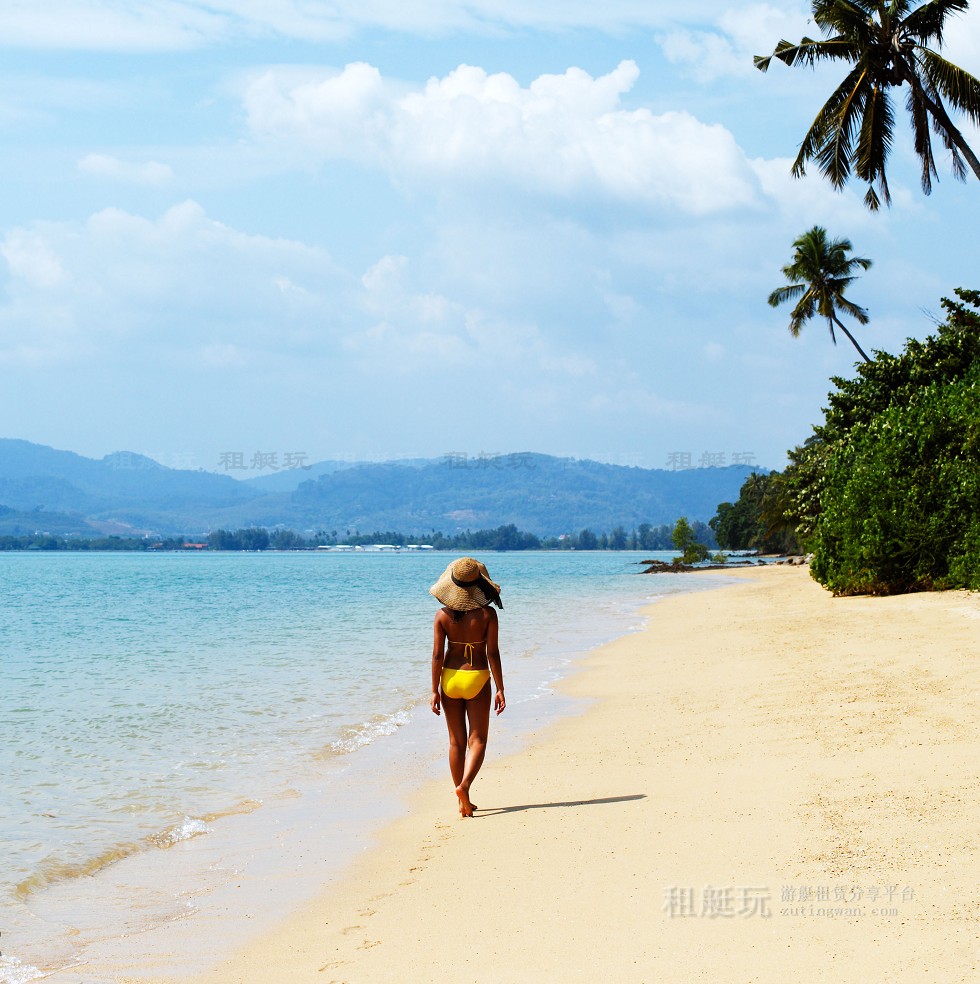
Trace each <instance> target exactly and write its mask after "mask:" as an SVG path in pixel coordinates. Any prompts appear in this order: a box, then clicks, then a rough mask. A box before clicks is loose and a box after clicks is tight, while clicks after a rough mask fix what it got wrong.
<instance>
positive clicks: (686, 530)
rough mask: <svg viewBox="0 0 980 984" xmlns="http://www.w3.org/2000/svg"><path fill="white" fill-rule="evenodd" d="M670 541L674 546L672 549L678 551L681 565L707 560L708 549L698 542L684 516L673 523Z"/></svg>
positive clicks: (695, 534)
mask: <svg viewBox="0 0 980 984" xmlns="http://www.w3.org/2000/svg"><path fill="white" fill-rule="evenodd" d="M670 539H671V541H672V542H673V544H674V549H675V550H680V552H681V557H680V559H681V562H682V563H684V564H700V563H701V562H702V561H704V560H707V559H708V553H709V550H708V548H707V547H706V546H705V545H704V544H703V543H701V542H700V541H699V540H698V535H697V533H696V532H695V530H694V529H693V527H692V526H691V524H690V523H689V522H688V521H687V517H686V516H681V518H680V519H678V520H677V522H676V523H674V528H673V530H672V531H671V534H670Z"/></svg>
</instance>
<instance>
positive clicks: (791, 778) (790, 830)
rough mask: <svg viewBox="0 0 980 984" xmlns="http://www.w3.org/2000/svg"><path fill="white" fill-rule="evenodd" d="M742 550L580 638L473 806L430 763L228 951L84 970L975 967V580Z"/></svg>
mask: <svg viewBox="0 0 980 984" xmlns="http://www.w3.org/2000/svg"><path fill="white" fill-rule="evenodd" d="M730 574H731V576H732V579H737V581H738V582H739V583H737V584H734V585H725V586H723V587H721V588H720V589H719V590H712V591H699V592H695V593H692V594H687V593H685V594H679V595H674V596H671V597H667V598H663V599H660V600H658V601H656V602H654V603H653V605H652V606H650V607H649V608H647V609H645V614H646V616H647V623H646V626H645V628H644V629H642V630H641V631H640V632H635V633H631V634H629V635H626V636H622V637H620V638H619V639H617V640H615V641H613V642H611V643H609V644H607V645H605V646H602V647H600V648H599V649H597V650H594V651H592V652H591V653H589V654H587V655H586V656H585V658H584V659H583V660H582V661H581V662H580V663H579V665H578V666H577V667H576V668H575V669H574V671H573V673H572V675H571V676H569V677H566V679H565V680H564V681H563V682H562V683H561V684H560V686H559V688H558V689H559V690H560V691H561V692H562V693H563V694H565V695H567V696H569V697H571V698H573V699H583V698H584V699H585V700H587V701H589V705H588V707H587V709H586V710H585V711H584V712H583V713H581V714H578V715H576V716H573V717H565V718H561V719H559V720H557V721H553V722H551V723H549V724H547V725H546V727H545V728H544V729H543V730H542V731H540V732H538V733H534V734H532V735H530V737H529V738H528V740H527V741H526V742H525V744H526V747H525V748H524V749H523V750H522V751H520V752H518V753H517V754H514V755H510V756H507V757H500V758H497V757H495V756H494V745H493V730H491V745H490V754H489V756H488V761H487V764H486V765H485V766H484V770H483V772H482V773H481V775H480V779H479V781H478V784H477V785H476V786H475V787H474V798H475V799H476V801H477V802H478V803H480V804H481V806H482V807H483V809H481V810H480V812H479V813H478V814H477V815H476V817H475V818H474V819H473V820H472V821H469V820H465V821H464V820H459V819H457V818H456V816H455V797H454V796H453V793H452V788H451V784H450V782H449V780H448V777H447V778H444V779H442V780H435V781H432V782H427V783H425V784H424V785H423V787H422V788H420V789H419V790H417V791H416V792H414V793H413V794H412V795H411V797H410V808H411V809H410V812H409V813H408V814H407V815H405V816H402V817H400V818H398V819H395V820H394V821H392V822H391V823H389V824H388V825H387V826H386V827H385V828H384V829H383V830H382V831H381V832H380V834H379V835H378V837H377V838H376V846H375V847H373V848H372V849H371V850H369V851H366V852H364V853H362V854H361V855H360V856H359V857H357V858H355V859H354V860H353V862H352V863H351V865H350V866H349V867H348V868H347V870H346V872H345V874H344V875H343V877H342V878H341V879H340V881H339V882H337V883H336V884H333V885H330V886H328V887H327V888H326V890H325V891H323V892H322V893H321V894H320V895H319V897H318V898H317V899H316V900H315V901H314V902H312V904H311V905H310V906H309V907H308V908H307V909H306V910H305V911H303V912H302V913H297V914H294V915H292V916H290V917H288V918H287V919H286V920H285V921H284V922H282V923H281V924H280V925H279V926H278V927H277V928H275V929H273V930H272V931H271V932H270V933H267V934H263V935H261V936H260V937H258V938H257V939H255V940H254V941H252V942H251V943H249V944H248V945H247V946H246V947H245V948H244V949H243V950H242V951H241V952H240V953H239V954H238V955H237V956H235V957H233V958H232V959H231V960H228V961H225V962H223V963H221V964H220V965H218V966H217V967H215V968H214V969H212V970H209V971H208V972H206V973H203V974H200V975H198V976H196V977H187V976H185V977H176V976H173V975H172V974H170V975H169V976H168V969H167V966H165V964H166V961H161V962H160V963H159V964H158V965H157V966H150V965H148V964H147V962H146V961H143V962H142V963H139V964H137V965H134V966H130V967H128V968H122V967H119V966H94V965H92V966H88V967H87V968H86V974H87V977H88V978H89V979H91V974H92V973H95V974H97V975H99V977H98V979H99V980H100V981H103V980H104V981H110V980H111V981H115V982H119V984H123V982H125V984H132V982H136V981H144V980H146V981H156V982H158V984H159V982H161V981H174V982H177V981H179V982H181V984H184V982H188V981H191V980H193V981H194V982H199V984H232V982H234V984H251V982H253V981H254V982H256V984H259V982H262V984H265V982H267V981H269V980H276V981H282V982H286V984H291V982H297V984H299V982H305V981H313V980H316V981H344V982H347V984H356V982H361V981H364V982H375V981H387V980H392V981H394V980H399V981H404V980H409V981H442V980H446V981H448V980H462V981H467V980H473V981H478V980H484V979H486V974H487V973H489V972H491V971H492V973H493V976H494V977H495V979H500V980H504V981H525V980H526V981H536V980H541V979H543V978H546V977H547V978H549V979H561V980H585V979H592V977H593V976H594V967H593V965H594V961H595V958H596V955H597V954H599V953H601V954H602V960H603V976H604V977H605V978H606V979H609V980H615V981H637V982H639V981H646V980H653V979H664V980H678V981H693V980H702V979H704V980H709V979H715V980H727V981H743V980H744V981H764V982H768V981H771V982H773V984H776V982H777V981H780V980H782V979H784V975H785V967H786V965H787V960H791V961H792V962H793V965H794V967H795V968H796V970H797V971H798V972H799V973H800V974H802V976H804V977H806V978H807V979H810V980H824V979H825V980H828V981H829V980H855V981H856V980H859V979H862V976H865V977H866V978H867V979H874V980H878V981H900V980H901V981H904V980H909V981H911V980H920V979H921V980H927V979H942V980H944V981H948V982H951V984H952V982H955V981H967V980H972V979H975V976H976V964H977V962H978V959H977V948H976V941H977V937H978V930H980V917H978V915H977V912H976V908H975V894H976V889H975V885H974V883H973V881H972V880H971V879H970V872H971V871H972V870H974V869H975V863H976V854H977V840H976V835H975V833H974V832H975V831H976V829H978V826H980V795H978V787H980V782H978V780H977V779H976V777H975V776H974V775H973V772H972V763H973V762H975V760H976V753H977V751H980V739H978V737H977V735H978V734H980V711H978V710H977V709H976V708H975V707H974V706H973V702H972V699H971V695H972V694H975V693H976V692H977V691H978V689H980V670H978V669H977V668H976V667H975V666H974V665H973V664H972V661H971V658H970V657H972V655H973V654H975V653H976V652H978V651H980V600H978V599H977V598H976V596H972V595H967V594H966V593H964V592H948V593H944V594H933V595H911V596H909V595H902V596H894V597H890V598H883V599H882V598H875V599H864V598H855V599H832V598H831V597H830V596H829V594H828V593H827V592H824V591H823V589H821V588H820V587H819V586H818V585H816V584H815V583H814V582H812V580H811V579H810V578H809V575H808V572H807V571H806V570H805V569H800V568H792V567H772V568H756V569H750V570H744V571H738V572H736V571H731V572H730ZM651 657H652V658H651ZM624 666H628V667H629V672H628V673H626V672H624V669H623V668H624ZM467 871H470V872H472V873H473V874H472V879H468V878H465V877H460V873H461V872H467ZM709 886H710V888H709ZM858 893H860V895H859V894H858ZM767 910H768V911H767ZM879 910H880V911H881V912H884V913H887V914H880V913H879ZM452 928H455V929H456V930H457V931H458V932H461V933H462V936H461V940H462V942H461V944H460V945H459V946H457V945H456V944H455V943H453V941H452V940H451V938H450V936H449V934H450V932H451V930H452ZM696 954H699V955H697V956H696ZM173 956H177V955H173ZM177 963H179V959H178V960H177ZM173 965H174V963H173V962H171V963H170V964H169V966H170V967H173ZM137 966H138V967H139V969H138V970H137V969H136V967H137ZM52 979H53V980H58V979H64V978H61V976H60V975H59V974H55V975H52Z"/></svg>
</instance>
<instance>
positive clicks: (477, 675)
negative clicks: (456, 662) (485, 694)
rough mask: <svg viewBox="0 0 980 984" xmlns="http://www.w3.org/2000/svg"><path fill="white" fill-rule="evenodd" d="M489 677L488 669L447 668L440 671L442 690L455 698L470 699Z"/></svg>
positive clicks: (484, 684) (485, 683)
mask: <svg viewBox="0 0 980 984" xmlns="http://www.w3.org/2000/svg"><path fill="white" fill-rule="evenodd" d="M489 679H490V671H489V670H448V669H443V671H442V692H443V693H444V694H445V695H446V696H447V697H455V698H456V699H457V700H472V699H473V698H474V697H475V696H476V695H477V694H478V693H479V692H480V691H481V690H482V689H483V688H484V687H485V686H486V685H487V681H488V680H489Z"/></svg>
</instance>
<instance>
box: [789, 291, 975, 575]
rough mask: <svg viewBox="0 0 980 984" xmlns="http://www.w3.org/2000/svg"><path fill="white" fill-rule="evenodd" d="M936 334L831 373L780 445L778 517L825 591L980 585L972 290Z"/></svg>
mask: <svg viewBox="0 0 980 984" xmlns="http://www.w3.org/2000/svg"><path fill="white" fill-rule="evenodd" d="M955 293H956V299H949V298H944V299H943V301H942V306H943V308H944V310H945V311H946V319H945V321H943V322H942V323H941V324H939V325H938V326H937V331H936V334H934V335H929V336H927V337H926V338H925V339H924V340H923V341H917V340H915V339H909V340H908V341H907V342H906V345H905V349H904V351H903V352H902V353H901V354H900V355H897V356H893V355H888V354H887V353H884V352H877V353H876V356H875V359H874V360H872V361H871V362H869V363H865V364H862V365H859V367H858V374H857V376H856V378H854V379H843V378H840V377H835V378H834V379H833V383H834V385H835V387H836V391H835V392H832V393H831V394H829V397H828V401H829V406H828V408H827V409H826V410H825V412H824V422H823V423H822V424H821V425H819V426H817V427H815V428H814V433H813V435H812V436H811V437H810V438H809V439H808V440H807V441H806V442H805V443H804V444H803V445H801V446H799V447H797V448H796V449H795V450H794V451H792V452H791V453H790V458H791V464H790V466H789V467H788V468H787V469H786V471H785V472H784V474H783V480H784V481H785V483H786V486H787V489H788V492H789V506H788V508H787V510H786V515H787V518H788V519H790V520H791V521H792V523H793V525H794V526H795V527H796V530H797V535H798V537H799V538H800V542H801V545H802V546H803V548H804V549H805V550H808V551H811V552H812V553H813V560H812V562H811V565H810V571H811V574H812V575H813V577H814V578H815V579H816V580H817V581H818V582H819V583H821V584H823V585H824V586H825V587H827V588H829V589H830V590H831V591H833V593H834V594H835V595H850V594H895V593H900V592H906V591H919V590H930V589H939V588H969V589H972V590H980V291H975V290H965V289H958V290H956V292H955Z"/></svg>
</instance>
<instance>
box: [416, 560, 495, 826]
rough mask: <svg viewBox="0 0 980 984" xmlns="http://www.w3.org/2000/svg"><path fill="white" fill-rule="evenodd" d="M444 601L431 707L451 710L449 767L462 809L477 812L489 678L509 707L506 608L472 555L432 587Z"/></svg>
mask: <svg viewBox="0 0 980 984" xmlns="http://www.w3.org/2000/svg"><path fill="white" fill-rule="evenodd" d="M429 594H431V595H433V596H434V597H435V598H437V599H438V600H439V601H441V602H442V604H443V605H444V606H445V607H444V608H440V609H439V611H438V612H436V617H435V622H434V624H433V637H434V638H433V642H432V698H431V700H430V704H431V706H432V712H433V713H434V714H439V712H440V709H443V710H445V712H446V725H447V727H448V728H449V771H450V772H451V773H452V776H453V783H454V784H455V786H456V796H457V797H458V799H459V813H460V816H463V817H471V816H473V811H474V810H475V809H476V806H474V805H473V802H472V801H471V800H470V787H471V786H472V785H473V780H474V779H475V778H476V775H477V773H478V772H479V771H480V766H481V765H483V758H484V756H485V755H486V751H487V734H488V733H489V731H490V680H491V677H492V678H493V683H494V687H495V688H496V694H495V695H494V698H493V705H494V707H495V709H496V711H497V713H498V714H500V713H501V712H502V711H503V709H504V708H505V707H506V706H507V701H506V700H505V699H504V675H503V670H502V669H501V666H500V649H499V648H498V645H497V613H496V612H495V611H494V610H493V609H492V608H491V607H490V605H491V603H493V604H494V605H496V606H497V607H498V608H501V609H502V608H503V607H504V606H503V603H502V602H501V600H500V585H499V584H495V583H494V582H493V581H491V580H490V575H489V574H488V573H487V569H486V567H484V566H483V564H481V563H480V562H479V561H477V560H474V559H473V558H472V557H460V558H459V559H458V560H454V561H453V562H452V563H451V564H450V565H449V566H448V567H447V568H446V569H445V571H444V572H443V574H442V577H440V578H439V580H438V581H436V583H435V584H433V585H432V587H431V588H429Z"/></svg>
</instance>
